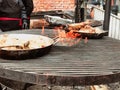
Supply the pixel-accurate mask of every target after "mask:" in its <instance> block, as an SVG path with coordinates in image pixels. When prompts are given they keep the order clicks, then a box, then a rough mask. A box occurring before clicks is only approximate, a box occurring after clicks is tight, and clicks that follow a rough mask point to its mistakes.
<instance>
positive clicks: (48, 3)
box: [33, 0, 75, 12]
mask: <svg viewBox="0 0 120 90" xmlns="http://www.w3.org/2000/svg"><path fill="white" fill-rule="evenodd" d="M33 2H34V11H33V12H38V11H51V10H52V11H54V10H63V11H65V10H74V5H75V0H33Z"/></svg>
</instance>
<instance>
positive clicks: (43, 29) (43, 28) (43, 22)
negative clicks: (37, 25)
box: [41, 20, 45, 35]
mask: <svg viewBox="0 0 120 90" xmlns="http://www.w3.org/2000/svg"><path fill="white" fill-rule="evenodd" d="M41 22H42V32H41V34H42V35H44V32H45V20H42V21H41Z"/></svg>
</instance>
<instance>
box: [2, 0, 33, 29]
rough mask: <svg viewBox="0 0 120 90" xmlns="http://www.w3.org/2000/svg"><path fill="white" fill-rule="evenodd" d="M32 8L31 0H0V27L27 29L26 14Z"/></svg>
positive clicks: (29, 12) (27, 14)
mask: <svg viewBox="0 0 120 90" xmlns="http://www.w3.org/2000/svg"><path fill="white" fill-rule="evenodd" d="M28 4H29V5H28ZM32 10H33V2H32V0H0V29H1V30H2V31H11V30H20V29H28V16H30V14H31V12H32Z"/></svg>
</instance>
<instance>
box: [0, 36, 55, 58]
mask: <svg viewBox="0 0 120 90" xmlns="http://www.w3.org/2000/svg"><path fill="white" fill-rule="evenodd" d="M2 35H4V34H1V35H0V36H2ZM7 35H9V36H13V37H15V38H20V39H23V40H24V39H25V40H27V39H28V40H29V38H33V39H35V38H34V37H40V38H42V40H43V41H44V42H45V45H44V47H37V48H32V49H20V50H11V49H10V50H9V49H5V48H1V49H0V57H1V58H5V59H11V60H14V59H15V60H17V59H18V60H24V59H31V58H36V57H39V56H43V55H45V54H47V53H49V51H50V50H51V47H52V46H53V44H54V40H53V39H52V38H49V37H46V36H43V35H33V34H7ZM39 43H41V42H39Z"/></svg>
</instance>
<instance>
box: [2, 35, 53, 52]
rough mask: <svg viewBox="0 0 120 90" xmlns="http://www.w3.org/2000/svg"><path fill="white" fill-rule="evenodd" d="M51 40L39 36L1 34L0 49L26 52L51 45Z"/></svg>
mask: <svg viewBox="0 0 120 90" xmlns="http://www.w3.org/2000/svg"><path fill="white" fill-rule="evenodd" d="M52 42H53V41H52V39H48V37H45V36H41V35H31V34H3V35H0V48H1V49H4V50H28V49H37V48H44V47H46V46H49V45H51V43H52Z"/></svg>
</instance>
